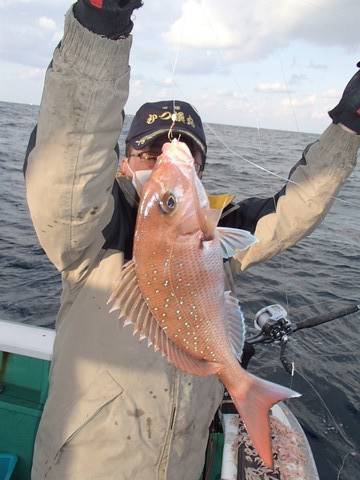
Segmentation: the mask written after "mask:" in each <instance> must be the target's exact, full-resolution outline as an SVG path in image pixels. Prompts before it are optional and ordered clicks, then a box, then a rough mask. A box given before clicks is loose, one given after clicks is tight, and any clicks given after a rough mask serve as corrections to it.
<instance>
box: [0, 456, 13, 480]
mask: <svg viewBox="0 0 360 480" xmlns="http://www.w3.org/2000/svg"><path fill="white" fill-rule="evenodd" d="M16 462H17V456H16V455H12V454H11V453H0V480H10V479H11V475H12V474H13V471H14V469H15V465H16Z"/></svg>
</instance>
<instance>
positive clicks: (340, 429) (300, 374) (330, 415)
mask: <svg viewBox="0 0 360 480" xmlns="http://www.w3.org/2000/svg"><path fill="white" fill-rule="evenodd" d="M296 373H297V374H298V375H299V376H300V377H301V378H302V379H303V380H305V382H306V383H307V384H308V385H309V386H310V387H311V388H312V390H313V391H314V392H315V394H316V396H317V397H318V399H319V400H320V402H321V404H322V405H323V407H324V408H325V410H326V411H327V413H328V415H329V417H330V419H331V421H332V422H333V424H334V426H335V428H336V430H337V431H338V434H339V435H340V437H341V438H342V439H343V440H344V442H345V443H346V444H347V445H349V446H350V447H351V448H352V449H353V451H354V452H356V448H355V445H354V444H353V443H352V441H351V440H349V439H348V438H347V435H346V434H345V432H343V430H342V428H341V427H340V426H339V425H338V423H337V421H336V420H335V418H334V416H333V414H332V413H331V410H330V409H329V407H328V406H327V404H326V402H325V400H324V399H323V398H322V396H321V395H320V393H319V392H318V390H317V389H316V388H315V387H314V385H313V384H312V383H311V382H310V380H309V379H308V378H306V376H305V375H304V374H303V373H301V372H300V371H299V370H296Z"/></svg>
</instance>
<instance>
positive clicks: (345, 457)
mask: <svg viewBox="0 0 360 480" xmlns="http://www.w3.org/2000/svg"><path fill="white" fill-rule="evenodd" d="M349 455H352V456H354V457H355V456H358V453H357V452H351V451H350V452H347V453H346V454H345V455H344V458H343V460H342V462H341V466H340V469H339V472H338V475H337V477H336V480H340V475H341V472H342V471H343V469H344V467H345V462H346V460H347V458H348V456H349Z"/></svg>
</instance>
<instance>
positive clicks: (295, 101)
mask: <svg viewBox="0 0 360 480" xmlns="http://www.w3.org/2000/svg"><path fill="white" fill-rule="evenodd" d="M316 101H317V96H316V95H315V94H312V95H306V96H304V97H291V98H284V100H283V101H282V105H283V106H284V107H285V108H303V107H308V106H311V105H315V103H316Z"/></svg>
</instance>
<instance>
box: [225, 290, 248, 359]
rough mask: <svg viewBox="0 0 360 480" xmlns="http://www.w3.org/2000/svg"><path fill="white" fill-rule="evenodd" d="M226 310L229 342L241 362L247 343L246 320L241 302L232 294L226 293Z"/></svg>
mask: <svg viewBox="0 0 360 480" xmlns="http://www.w3.org/2000/svg"><path fill="white" fill-rule="evenodd" d="M225 309H226V318H225V321H226V325H227V331H228V335H229V340H230V343H231V346H232V349H233V352H234V355H235V356H236V358H237V359H238V360H239V361H240V360H241V355H242V351H243V348H244V341H245V331H246V330H245V320H244V315H243V313H242V311H241V308H240V305H239V302H238V301H237V299H236V298H235V297H232V296H231V294H230V292H225Z"/></svg>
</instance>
